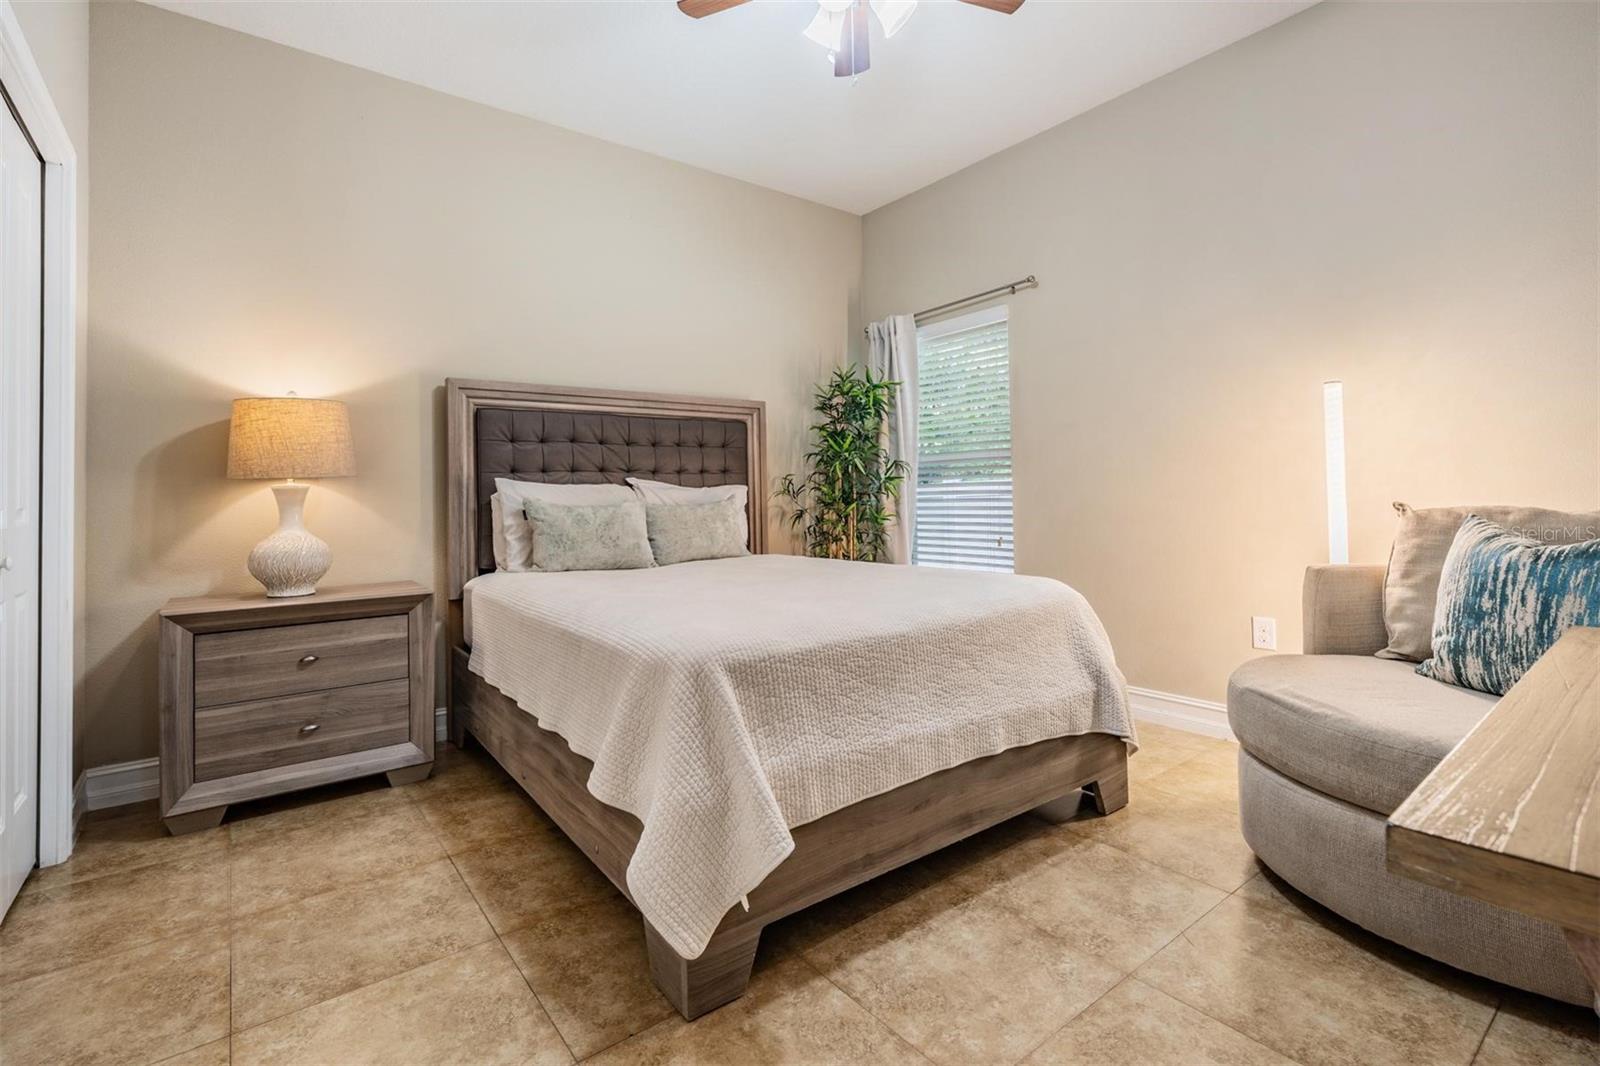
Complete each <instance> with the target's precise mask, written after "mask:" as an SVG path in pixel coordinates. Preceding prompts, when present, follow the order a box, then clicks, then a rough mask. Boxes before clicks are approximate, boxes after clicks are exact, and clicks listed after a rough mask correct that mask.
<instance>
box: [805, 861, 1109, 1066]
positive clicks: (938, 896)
mask: <svg viewBox="0 0 1600 1066" xmlns="http://www.w3.org/2000/svg"><path fill="white" fill-rule="evenodd" d="M805 958H807V959H808V960H810V961H811V962H812V963H813V964H815V965H816V966H817V968H818V969H819V970H821V971H822V972H823V973H824V974H826V975H827V977H828V978H829V980H831V981H833V982H834V983H835V984H837V985H838V986H839V987H840V988H842V989H844V990H845V991H846V992H847V993H849V994H850V996H851V997H852V998H854V999H855V1000H856V1001H857V1002H859V1003H861V1004H862V1006H864V1007H866V1008H867V1009H868V1010H869V1011H871V1012H872V1013H873V1014H874V1015H876V1016H877V1017H878V1018H880V1019H882V1020H883V1021H885V1022H886V1023H888V1024H889V1025H890V1027H892V1028H893V1029H894V1030H895V1031H896V1032H897V1033H899V1034H900V1035H901V1036H902V1037H904V1038H905V1039H906V1040H908V1041H909V1042H910V1043H911V1044H912V1045H914V1046H915V1047H916V1048H917V1049H918V1050H919V1051H921V1052H922V1053H923V1054H924V1055H927V1056H928V1057H929V1058H930V1059H932V1060H934V1061H935V1062H939V1063H972V1062H1015V1061H1016V1060H1017V1059H1019V1058H1021V1057H1022V1056H1023V1055H1024V1054H1026V1053H1027V1052H1028V1051H1029V1050H1030V1049H1032V1048H1033V1047H1035V1046H1036V1045H1037V1044H1038V1043H1039V1042H1040V1041H1041V1040H1043V1039H1044V1038H1045V1037H1046V1036H1048V1035H1049V1034H1050V1033H1051V1032H1053V1031H1054V1030H1055V1029H1057V1028H1058V1027H1060V1026H1061V1025H1062V1024H1063V1023H1064V1022H1065V1021H1066V1020H1067V1019H1069V1018H1071V1017H1072V1016H1073V1015H1075V1014H1077V1013H1078V1011H1080V1010H1082V1009H1083V1008H1084V1007H1086V1006H1088V1005H1089V1004H1090V1003H1092V1002H1094V1000H1095V999H1097V998H1099V996H1100V995H1101V994H1102V993H1104V992H1105V991H1106V990H1107V989H1109V988H1111V986H1113V985H1115V984H1116V983H1117V981H1118V980H1119V979H1120V978H1121V976H1122V973H1121V971H1119V970H1118V969H1116V968H1115V967H1113V966H1111V965H1109V964H1107V963H1105V962H1103V961H1101V960H1099V959H1095V958H1091V957H1090V956H1088V955H1084V954H1082V953H1081V952H1077V951H1074V950H1073V949H1071V948H1069V947H1068V946H1067V945H1065V944H1063V943H1061V942H1060V941H1059V940H1056V939H1055V938H1054V937H1052V936H1050V935H1048V934H1046V933H1043V932H1041V931H1040V930H1039V929H1038V928H1036V927H1035V926H1033V925H1030V924H1029V923H1027V922H1025V921H1024V920H1023V919H1021V918H1019V917H1018V916H1017V915H1015V914H1013V913H1012V912H1011V911H1009V910H1007V909H1005V908H1004V907H1001V906H1000V905H998V904H997V903H994V902H993V901H991V900H989V899H987V898H986V897H979V898H977V899H972V898H966V897H964V895H963V893H962V892H960V891H959V890H958V889H956V888H954V887H948V886H939V887H937V888H934V889H930V890H928V891H924V892H920V893H918V894H917V895H915V896H912V897H911V898H909V899H906V900H903V901H902V902H900V903H897V904H895V905H894V906H892V907H889V908H887V909H885V910H882V911H879V912H878V913H877V914H874V915H873V916H871V917H870V918H867V919H866V920H865V921H862V922H860V923H858V924H856V925H854V926H851V927H850V928H849V929H846V930H845V931H844V932H842V933H839V934H838V935H837V936H834V937H831V938H830V939H828V940H826V941H824V942H823V943H822V944H820V945H818V946H817V947H816V948H813V949H812V950H811V951H808V952H807V953H806V955H805Z"/></svg>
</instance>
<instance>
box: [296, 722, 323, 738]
mask: <svg viewBox="0 0 1600 1066" xmlns="http://www.w3.org/2000/svg"><path fill="white" fill-rule="evenodd" d="M321 728H322V727H321V726H320V725H318V724H317V723H315V722H307V723H306V724H305V725H303V726H301V727H300V734H301V736H305V735H306V734H309V733H315V732H316V731H317V730H319V729H321Z"/></svg>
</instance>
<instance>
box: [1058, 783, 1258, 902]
mask: <svg viewBox="0 0 1600 1066" xmlns="http://www.w3.org/2000/svg"><path fill="white" fill-rule="evenodd" d="M1067 828H1068V829H1069V830H1070V831H1071V832H1074V833H1081V834H1083V835H1084V836H1087V837H1090V838H1092V839H1094V840H1098V841H1100V842H1101V843H1102V844H1109V845H1111V846H1112V847H1114V848H1120V849H1122V850H1123V851H1126V852H1129V853H1131V854H1133V855H1137V856H1139V857H1140V858H1141V859H1147V860H1149V861H1150V862H1153V863H1155V864H1157V865H1158V866H1165V867H1166V868H1167V869H1169V870H1176V871H1177V872H1178V873H1180V874H1183V875H1184V876H1186V877H1192V878H1194V879H1195V880H1197V881H1204V882H1205V883H1206V884H1208V885H1211V886H1213V887H1215V888H1220V889H1222V890H1223V891H1224V892H1232V891H1233V890H1234V889H1236V888H1238V887H1239V886H1240V885H1242V884H1244V882H1245V881H1247V880H1249V879H1250V878H1251V877H1253V876H1254V875H1255V872H1256V861H1255V854H1254V853H1253V852H1251V850H1250V847H1249V845H1247V844H1246V843H1245V842H1244V837H1243V836H1242V835H1241V834H1240V832H1239V811H1238V809H1237V807H1235V806H1232V805H1228V804H1221V803H1217V802H1216V801H1214V800H1208V799H1206V798H1205V797H1204V796H1200V795H1195V794H1192V793H1183V792H1168V791H1166V790H1164V789H1160V788H1156V787H1154V786H1151V785H1145V786H1143V787H1142V788H1139V789H1137V790H1135V791H1133V792H1132V795H1131V799H1130V801H1129V803H1128V805H1127V806H1126V807H1124V808H1122V810H1120V811H1117V812H1115V813H1114V814H1108V815H1106V816H1104V817H1089V818H1080V819H1078V820H1077V821H1074V822H1071V823H1068V827H1067Z"/></svg>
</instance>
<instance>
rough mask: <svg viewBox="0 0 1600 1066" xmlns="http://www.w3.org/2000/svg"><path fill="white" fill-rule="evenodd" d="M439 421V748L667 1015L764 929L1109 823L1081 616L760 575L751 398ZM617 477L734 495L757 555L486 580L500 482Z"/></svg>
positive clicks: (854, 573)
mask: <svg viewBox="0 0 1600 1066" xmlns="http://www.w3.org/2000/svg"><path fill="white" fill-rule="evenodd" d="M446 421H447V439H448V448H449V456H448V464H447V466H448V493H449V505H450V506H449V535H448V541H449V559H448V568H449V573H448V586H449V598H450V611H449V633H448V636H449V643H450V655H449V663H450V727H449V728H450V734H451V738H452V739H453V740H454V741H455V742H456V743H457V744H465V743H467V742H468V740H469V738H470V739H471V740H473V741H476V742H477V743H479V744H481V745H482V746H483V747H484V748H485V749H486V750H487V751H488V752H489V753H490V754H491V755H492V756H493V757H494V758H495V759H496V760H497V761H498V762H499V763H500V764H501V765H502V766H503V767H504V768H505V769H506V770H507V771H508V772H509V773H510V774H511V775H512V776H513V777H514V778H515V779H516V780H517V781H518V782H519V783H520V784H521V785H522V787H523V788H524V789H525V790H526V791H527V792H528V794H529V795H530V796H531V797H532V798H533V800H534V801H535V802H536V803H537V804H538V805H539V806H540V807H541V808H542V809H543V810H544V811H545V812H546V813H547V814H548V815H549V816H550V818H551V819H552V820H553V821H554V822H555V823H556V824H557V825H558V826H559V827H560V828H561V829H562V831H563V832H565V833H566V834H567V836H569V837H570V838H571V839H572V840H573V842H574V843H575V844H577V845H578V847H580V848H581V849H582V850H583V851H584V853H585V854H586V855H588V857H589V858H590V859H591V860H592V861H593V862H594V864H595V866H596V867H597V868H598V869H599V870H600V871H601V872H602V873H604V874H605V875H606V876H607V877H608V878H609V879H610V880H611V881H612V883H613V884H614V885H616V887H617V888H618V889H619V890H620V891H621V892H622V893H623V894H624V895H625V896H627V898H628V899H629V900H630V901H631V902H632V903H633V904H634V905H635V906H636V907H638V908H639V909H640V911H641V913H642V914H643V916H644V920H643V927H644V937H645V945H646V949H647V953H648V957H649V964H650V970H651V974H652V976H653V978H654V979H655V982H656V984H657V985H658V986H659V987H660V988H661V990H662V991H663V993H664V994H665V995H666V996H667V998H668V999H669V1000H670V1001H671V1003H672V1004H673V1006H674V1007H676V1008H677V1010H678V1011H679V1012H680V1013H681V1014H683V1016H684V1017H685V1018H694V1017H696V1016H698V1015H700V1014H703V1013H705V1012H706V1011H708V1010H712V1009H714V1008H715V1007H717V1006H720V1005H721V1004H723V1003H726V1002H728V1001H730V1000H732V999H734V998H736V997H737V996H739V995H740V994H741V993H742V992H743V991H744V988H745V985H746V983H747V981H748V979H749V975H750V970H751V966H752V963H753V962H754V959H755V953H756V948H757V945H758V943H759V940H760V935H761V930H762V928H763V927H765V926H766V925H767V924H768V923H770V922H773V921H775V920H777V919H779V918H782V917H784V916H786V915H788V914H791V913H793V912H794V911H797V910H799V909H801V908H803V907H806V906H809V905H811V904H813V903H816V902H818V901H820V900H822V899H825V898H827V897H829V896H831V895H834V894H836V893H838V892H842V891H844V890H846V889H848V888H850V887H853V886H854V885H857V884H860V883H861V882H863V881H866V880H868V879H870V878H872V877H875V876H877V875H879V874H881V873H884V872H886V871H888V870H891V869H894V868H895V867H897V866H900V865H902V864H904V863H906V862H910V861H912V860H914V859H916V858H919V857H921V856H923V855H926V854H928V853H929V852H932V851H934V850H936V849H938V848H942V847H944V846H946V845H948V844H950V843H953V842H955V841H957V840H960V839H962V838H964V837H966V836H969V835H971V834H972V833H975V832H978V831H980V830H982V829H985V828H987V827H989V826H991V825H994V824H996V823H998V822H1001V821H1003V820H1005V819H1007V818H1010V817H1013V816H1015V815H1017V814H1020V813H1022V812H1024V811H1028V810H1030V809H1035V808H1042V809H1043V810H1045V811H1047V812H1050V813H1054V814H1059V813H1060V812H1062V811H1064V810H1067V809H1075V808H1076V806H1077V801H1078V797H1079V795H1080V790H1086V791H1087V793H1088V794H1089V795H1090V796H1091V797H1092V799H1093V802H1094V804H1095V806H1096V807H1097V809H1098V810H1100V811H1101V812H1102V813H1108V812H1110V811H1113V810H1116V809H1117V808H1120V807H1121V806H1123V805H1124V804H1126V802H1127V798H1128V786H1127V755H1128V750H1129V746H1130V744H1131V741H1132V727H1131V721H1130V719H1129V717H1128V714H1127V705H1126V686H1125V684H1124V682H1123V680H1122V676H1121V674H1120V673H1118V672H1117V670H1116V667H1115V663H1114V660H1113V659H1112V657H1111V654H1110V647H1109V644H1108V643H1107V642H1106V639H1105V634H1104V630H1103V629H1102V628H1101V627H1100V625H1099V622H1098V620H1097V619H1096V618H1095V617H1094V614H1093V612H1092V611H1090V610H1089V609H1088V607H1087V605H1086V604H1084V603H1083V602H1082V598H1081V597H1079V596H1078V595H1077V593H1075V592H1073V591H1072V590H1071V589H1068V588H1067V587H1066V586H1064V585H1060V584H1059V583H1057V582H1052V581H1047V580H1045V579H1039V578H1021V577H1011V576H1009V575H1005V576H997V575H976V574H970V573H966V572H957V571H925V570H921V569H920V568H919V569H913V568H907V567H888V566H870V565H868V564H860V563H848V562H840V561H832V560H815V559H799V558H794V557H789V556H768V555H765V554H764V551H765V548H766V543H767V522H766V517H767V516H766V511H767V507H766V505H765V496H766V493H765V492H764V491H763V486H765V485H766V480H767V472H766V469H765V455H764V443H765V426H764V422H765V410H764V407H763V405H762V404H761V403H760V402H759V401H735V400H721V399H705V398H697V397H682V396H670V395H661V394H647V393H623V392H612V391H596V390H581V389H565V388H550V387H541V386H531V385H517V384H509V383H499V382H481V381H462V380H454V379H452V380H450V381H448V382H447V383H446ZM630 476H632V477H643V478H649V479H652V480H657V481H665V482H671V483H675V484H681V485H688V486H715V485H725V484H744V485H747V486H749V487H750V490H751V491H750V493H749V498H750V505H749V508H748V513H747V520H748V523H749V539H750V545H751V551H752V553H753V554H752V555H750V556H746V557H742V558H734V559H716V560H705V561H701V562H694V563H679V564H676V565H673V566H664V567H656V568H652V569H649V570H633V571H594V572H579V573H567V574H543V573H518V574H509V573H495V572H494V570H495V567H494V562H493V549H492V540H491V534H490V525H489V497H490V495H491V494H492V493H493V492H494V480H495V478H497V477H510V478H514V479H516V480H521V481H549V482H556V483H606V482H615V483H621V482H622V481H623V480H624V479H625V478H626V477H630ZM469 606H470V611H469V609H468V608H469ZM469 627H470V629H471V639H470V642H469V639H468V629H469Z"/></svg>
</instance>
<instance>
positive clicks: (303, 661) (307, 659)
mask: <svg viewBox="0 0 1600 1066" xmlns="http://www.w3.org/2000/svg"><path fill="white" fill-rule="evenodd" d="M316 661H317V657H316V656H315V655H302V656H300V665H301V666H310V665H311V664H312V663H314V662H316Z"/></svg>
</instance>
